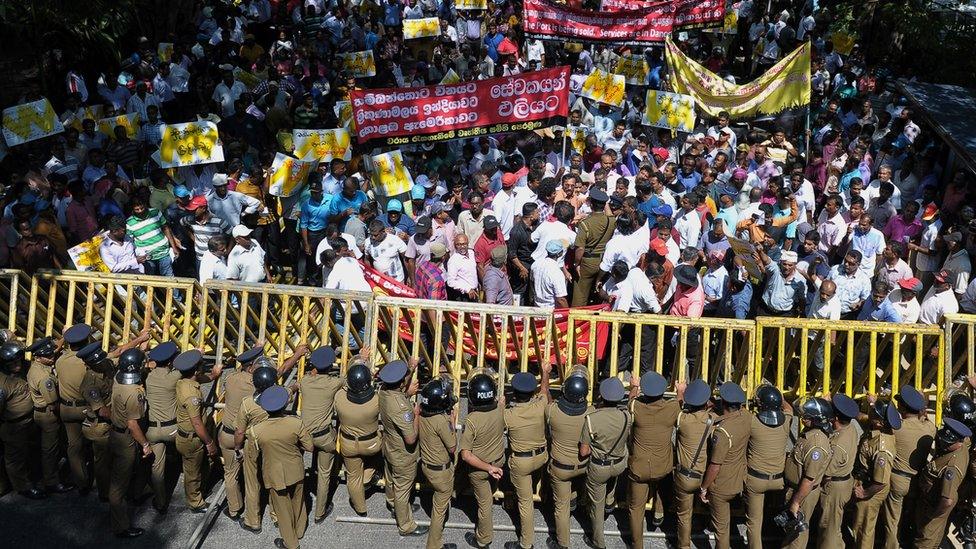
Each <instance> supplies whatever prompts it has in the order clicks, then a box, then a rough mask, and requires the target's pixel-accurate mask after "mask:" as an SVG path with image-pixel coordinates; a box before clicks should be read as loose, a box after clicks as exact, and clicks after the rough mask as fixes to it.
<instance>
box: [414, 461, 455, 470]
mask: <svg viewBox="0 0 976 549" xmlns="http://www.w3.org/2000/svg"><path fill="white" fill-rule="evenodd" d="M422 463H423V465H424V467H426V468H428V469H430V470H431V471H447V470H448V469H450V468H451V467H452V466H453V465H454V464H453V463H445V464H444V465H431V464H429V463H427V462H426V461H424V462H422Z"/></svg>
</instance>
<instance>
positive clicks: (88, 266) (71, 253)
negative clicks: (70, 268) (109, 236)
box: [68, 234, 108, 273]
mask: <svg viewBox="0 0 976 549" xmlns="http://www.w3.org/2000/svg"><path fill="white" fill-rule="evenodd" d="M104 241H105V235H104V234H97V235H95V236H93V237H91V238H90V239H88V240H86V241H84V242H82V243H81V244H78V245H77V246H74V247H71V248H68V257H70V258H71V261H72V262H73V263H74V264H75V269H77V270H79V271H96V272H100V273H107V272H108V266H107V265H105V262H104V261H102V254H101V252H100V251H99V249H100V248H101V247H102V242H104Z"/></svg>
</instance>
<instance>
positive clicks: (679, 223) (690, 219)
mask: <svg viewBox="0 0 976 549" xmlns="http://www.w3.org/2000/svg"><path fill="white" fill-rule="evenodd" d="M701 229H702V225H701V217H699V216H698V212H697V211H696V210H691V211H690V212H683V211H679V212H678V213H676V214H675V216H674V231H675V232H676V233H677V234H678V241H679V242H678V245H679V246H680V247H682V248H688V247H692V246H697V245H698V239H699V238H701Z"/></svg>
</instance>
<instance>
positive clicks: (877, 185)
mask: <svg viewBox="0 0 976 549" xmlns="http://www.w3.org/2000/svg"><path fill="white" fill-rule="evenodd" d="M889 183H891V186H892V187H894V189H895V190H894V192H893V193H892V194H891V198H889V199H888V202H891V205H892V206H894V207H895V209H896V210H900V209H901V189H899V188H898V187H897V186H895V184H894V182H889ZM861 196H863V197H864V205H865V208H871V207H873V206H874V205H875V201H876V200H877V199H878V197H879V196H881V180H880V179H875V180H874V181H872V182H871V183H869V184H868V186H867V187H865V188H864V190H863V191H861Z"/></svg>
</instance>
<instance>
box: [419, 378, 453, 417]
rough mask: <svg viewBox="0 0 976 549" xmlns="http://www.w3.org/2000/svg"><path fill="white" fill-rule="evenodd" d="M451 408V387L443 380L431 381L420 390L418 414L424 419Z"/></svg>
mask: <svg viewBox="0 0 976 549" xmlns="http://www.w3.org/2000/svg"><path fill="white" fill-rule="evenodd" d="M453 406H454V391H453V387H452V386H451V384H450V383H449V382H447V381H445V380H444V379H441V378H436V379H432V380H430V381H428V382H427V384H426V385H424V387H423V389H421V390H420V414H421V415H423V416H424V417H430V416H435V415H437V414H442V413H444V412H447V411H449V410H450V409H451V408H452V407H453Z"/></svg>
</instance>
